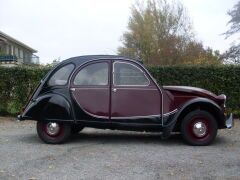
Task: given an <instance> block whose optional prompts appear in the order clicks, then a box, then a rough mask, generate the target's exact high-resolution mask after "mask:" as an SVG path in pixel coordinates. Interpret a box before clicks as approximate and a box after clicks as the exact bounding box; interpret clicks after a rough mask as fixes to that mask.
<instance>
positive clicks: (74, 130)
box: [71, 125, 84, 134]
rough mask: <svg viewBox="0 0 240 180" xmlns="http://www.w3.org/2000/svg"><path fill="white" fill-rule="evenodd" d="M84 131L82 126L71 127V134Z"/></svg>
mask: <svg viewBox="0 0 240 180" xmlns="http://www.w3.org/2000/svg"><path fill="white" fill-rule="evenodd" d="M83 129H84V127H83V126H80V125H73V126H72V127H71V134H78V133H79V132H80V131H82V130H83Z"/></svg>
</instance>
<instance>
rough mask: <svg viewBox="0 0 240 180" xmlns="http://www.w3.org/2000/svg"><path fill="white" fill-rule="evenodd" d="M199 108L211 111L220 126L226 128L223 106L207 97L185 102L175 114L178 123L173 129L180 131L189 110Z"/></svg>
mask: <svg viewBox="0 0 240 180" xmlns="http://www.w3.org/2000/svg"><path fill="white" fill-rule="evenodd" d="M198 109H199V110H204V111H207V112H209V113H210V114H211V115H213V117H214V118H215V119H216V121H217V124H218V128H219V129H221V128H224V113H223V112H222V108H221V107H220V106H219V105H218V104H216V103H215V102H214V101H212V100H209V99H206V98H195V99H192V100H190V101H188V102H187V103H185V104H184V105H183V106H182V108H181V109H180V110H179V111H178V113H177V114H176V115H175V116H174V120H175V122H176V123H175V126H174V129H173V130H174V131H179V130H180V125H181V122H182V120H183V118H184V117H185V116H186V115H187V114H188V113H189V112H192V111H194V110H198Z"/></svg>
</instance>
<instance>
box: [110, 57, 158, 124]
mask: <svg viewBox="0 0 240 180" xmlns="http://www.w3.org/2000/svg"><path fill="white" fill-rule="evenodd" d="M111 89H112V91H111V119H112V120H114V121H121V122H124V121H126V122H130V123H131V122H135V123H161V108H162V107H161V101H162V100H161V97H162V96H161V92H160V90H159V89H158V87H157V86H156V85H155V83H154V82H153V81H152V80H151V78H150V77H149V76H148V74H146V72H145V70H144V69H142V67H140V66H139V65H138V64H137V63H134V62H126V61H115V62H114V63H113V73H112V87H111Z"/></svg>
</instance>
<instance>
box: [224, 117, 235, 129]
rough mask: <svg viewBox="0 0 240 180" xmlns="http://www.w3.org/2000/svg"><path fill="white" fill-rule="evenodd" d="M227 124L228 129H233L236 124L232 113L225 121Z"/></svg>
mask: <svg viewBox="0 0 240 180" xmlns="http://www.w3.org/2000/svg"><path fill="white" fill-rule="evenodd" d="M225 126H226V128H228V129H231V128H232V127H233V126H234V120H233V115H232V114H231V115H230V116H229V118H228V119H227V120H226V121H225Z"/></svg>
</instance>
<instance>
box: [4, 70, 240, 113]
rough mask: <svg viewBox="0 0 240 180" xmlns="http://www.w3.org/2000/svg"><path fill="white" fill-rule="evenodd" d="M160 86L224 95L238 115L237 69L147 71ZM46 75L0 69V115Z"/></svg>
mask: <svg viewBox="0 0 240 180" xmlns="http://www.w3.org/2000/svg"><path fill="white" fill-rule="evenodd" d="M147 68H148V69H149V71H150V73H151V74H152V75H153V77H154V78H155V79H156V80H157V81H158V83H159V84H160V85H181V86H194V87H200V88H204V89H208V90H210V91H212V92H214V93H216V94H226V95H227V97H228V100H227V107H228V111H229V112H234V113H235V114H236V115H240V111H239V104H240V86H239V85H240V78H239V77H240V66H229V65H222V66H164V67H147ZM48 71H49V68H39V67H12V68H6V67H0V115H16V114H18V113H19V112H20V111H21V109H22V107H23V106H24V105H25V103H26V102H27V100H28V98H29V96H30V94H31V93H32V92H33V90H34V88H35V87H36V86H37V84H38V83H39V82H40V80H41V79H42V78H43V77H44V75H45V74H46V73H47V72H48Z"/></svg>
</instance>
